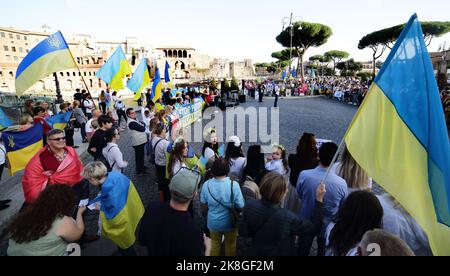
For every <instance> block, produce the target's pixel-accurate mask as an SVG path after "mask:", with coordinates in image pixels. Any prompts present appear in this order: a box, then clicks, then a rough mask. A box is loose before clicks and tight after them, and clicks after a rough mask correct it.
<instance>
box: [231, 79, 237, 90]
mask: <svg viewBox="0 0 450 276" xmlns="http://www.w3.org/2000/svg"><path fill="white" fill-rule="evenodd" d="M231 90H239V82H238V80H237V79H236V77H234V76H233V78H232V79H231Z"/></svg>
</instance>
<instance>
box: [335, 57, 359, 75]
mask: <svg viewBox="0 0 450 276" xmlns="http://www.w3.org/2000/svg"><path fill="white" fill-rule="evenodd" d="M336 68H337V69H339V70H341V75H343V76H354V75H355V74H356V73H358V72H359V71H361V70H362V68H363V65H362V63H360V62H355V60H354V59H349V60H347V61H343V62H339V63H338V64H336Z"/></svg>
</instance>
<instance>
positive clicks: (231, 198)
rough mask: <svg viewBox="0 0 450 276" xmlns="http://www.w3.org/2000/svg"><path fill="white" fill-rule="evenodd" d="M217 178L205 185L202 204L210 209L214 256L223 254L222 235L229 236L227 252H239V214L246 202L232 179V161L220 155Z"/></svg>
mask: <svg viewBox="0 0 450 276" xmlns="http://www.w3.org/2000/svg"><path fill="white" fill-rule="evenodd" d="M211 173H212V174H213V175H214V178H213V179H210V180H208V181H207V182H206V183H205V184H204V185H203V187H202V191H201V194H200V203H201V204H202V205H201V206H202V209H203V210H204V211H206V210H207V213H208V216H207V218H208V222H207V226H208V229H209V231H210V234H211V240H212V248H211V256H220V251H221V245H222V238H223V237H224V236H225V255H226V256H227V257H233V256H235V255H236V240H237V236H238V229H237V228H238V225H237V220H238V216H239V215H238V214H239V212H240V211H239V210H242V209H243V208H244V205H245V202H244V197H243V196H242V192H241V188H240V186H239V183H238V182H237V181H234V180H231V179H230V178H229V177H227V175H228V174H229V173H230V165H229V163H228V160H226V159H224V158H221V157H220V158H217V159H216V161H214V164H213V166H212V168H211Z"/></svg>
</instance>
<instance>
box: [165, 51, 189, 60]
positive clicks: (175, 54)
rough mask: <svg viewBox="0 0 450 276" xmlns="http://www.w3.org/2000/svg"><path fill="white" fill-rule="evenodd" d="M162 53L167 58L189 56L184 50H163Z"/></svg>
mask: <svg viewBox="0 0 450 276" xmlns="http://www.w3.org/2000/svg"><path fill="white" fill-rule="evenodd" d="M164 54H165V55H166V57H168V58H191V55H188V52H187V51H186V50H184V51H182V50H164Z"/></svg>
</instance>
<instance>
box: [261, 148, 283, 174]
mask: <svg viewBox="0 0 450 276" xmlns="http://www.w3.org/2000/svg"><path fill="white" fill-rule="evenodd" d="M266 169H267V170H268V171H270V172H275V173H278V174H280V175H285V174H287V173H288V163H287V160H286V149H285V148H284V147H283V146H282V145H275V146H274V147H273V153H272V156H271V157H269V158H267V163H266Z"/></svg>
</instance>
